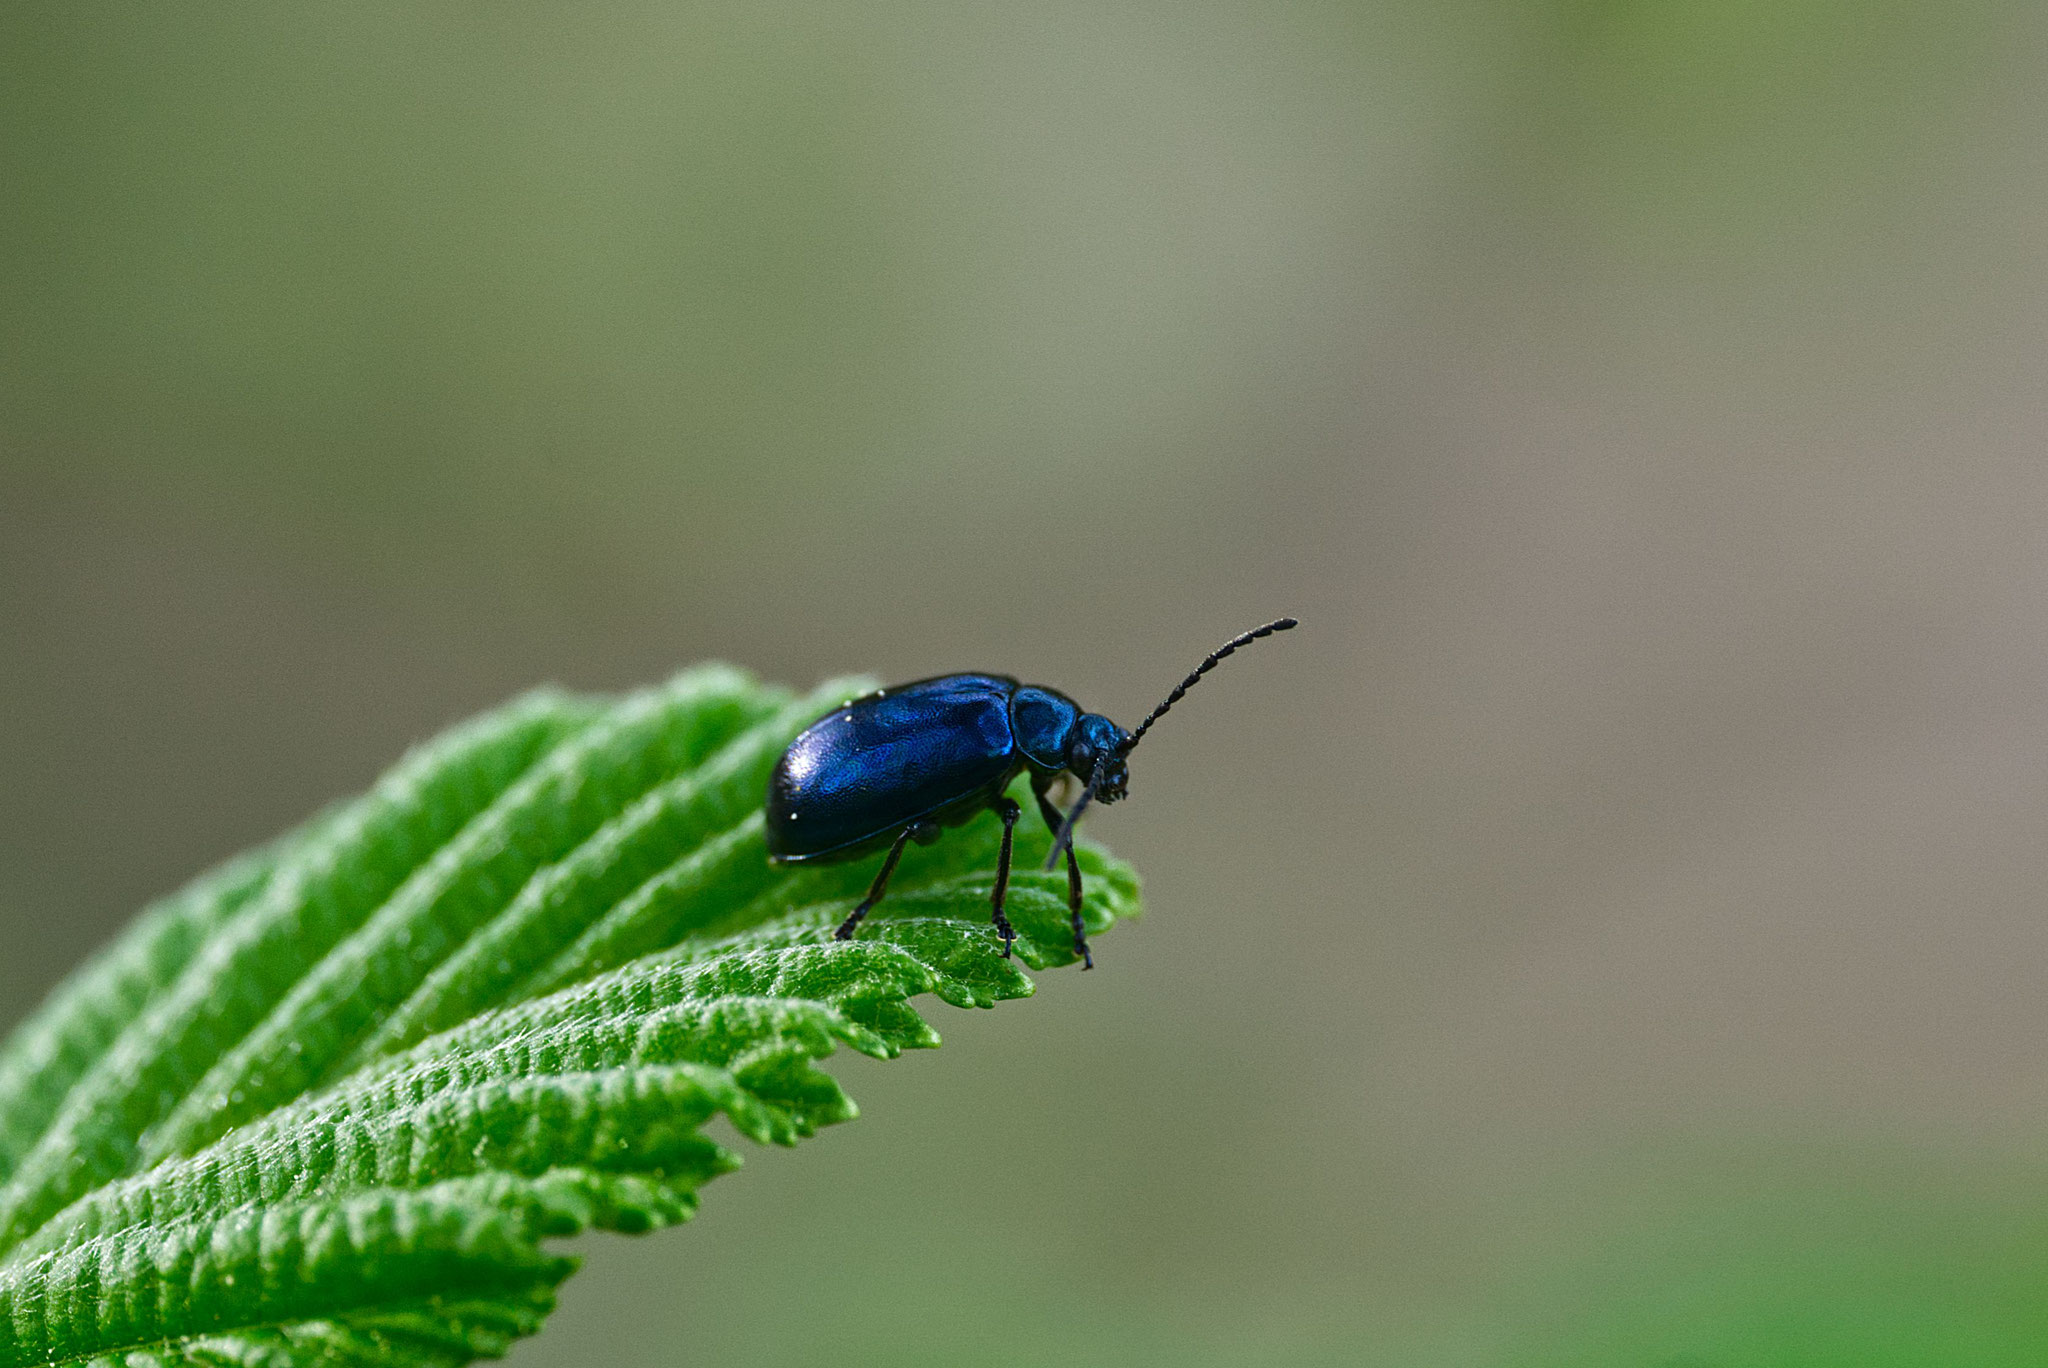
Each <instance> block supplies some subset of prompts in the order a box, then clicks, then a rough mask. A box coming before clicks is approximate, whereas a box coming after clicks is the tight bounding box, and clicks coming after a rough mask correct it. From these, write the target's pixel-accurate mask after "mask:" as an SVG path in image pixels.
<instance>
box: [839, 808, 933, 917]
mask: <svg viewBox="0 0 2048 1368" xmlns="http://www.w3.org/2000/svg"><path fill="white" fill-rule="evenodd" d="M927 827H931V823H929V822H913V823H911V824H910V825H909V826H907V827H905V828H903V830H901V831H899V832H897V833H896V844H894V845H892V846H890V847H889V858H888V859H886V860H884V861H882V867H881V869H880V870H879V871H877V872H876V874H875V881H874V882H873V883H871V884H869V885H868V895H867V896H866V897H865V898H862V899H861V900H860V906H858V907H856V908H854V909H853V911H852V912H851V913H849V914H848V916H847V918H846V920H845V921H843V922H841V923H839V929H838V930H837V931H834V932H833V933H832V939H833V940H852V939H853V928H854V927H856V926H859V925H860V919H861V918H862V917H865V916H866V915H867V914H868V909H869V908H871V907H873V906H874V905H875V904H876V903H878V902H880V901H881V900H882V895H883V894H884V893H886V892H888V891H889V876H890V875H891V874H894V873H895V872H896V862H897V861H898V860H900V859H902V858H903V847H904V846H906V845H908V844H910V839H911V838H912V837H913V836H918V837H920V838H921V839H925V838H928V837H929V834H930V833H929V832H927V831H926V830H925V829H926V828H927ZM933 830H936V828H933Z"/></svg>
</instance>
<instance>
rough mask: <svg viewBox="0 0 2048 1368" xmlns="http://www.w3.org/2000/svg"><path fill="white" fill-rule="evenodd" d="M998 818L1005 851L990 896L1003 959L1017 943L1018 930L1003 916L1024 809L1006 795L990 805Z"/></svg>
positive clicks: (998, 865) (1001, 855)
mask: <svg viewBox="0 0 2048 1368" xmlns="http://www.w3.org/2000/svg"><path fill="white" fill-rule="evenodd" d="M989 806H990V807H992V808H994V809H995V811H996V816H998V817H1000V818H1002V819H1003V849H1002V853H1001V854H999V855H997V856H996V886H995V891H993V892H992V893H990V894H989V895H988V902H989V920H991V921H993V922H994V923H995V924H996V935H998V936H1000V937H1002V941H1003V958H1004V959H1008V958H1009V957H1010V946H1011V945H1012V944H1014V943H1015V942H1016V939H1017V930H1016V928H1015V927H1013V926H1011V925H1010V919H1009V918H1008V917H1006V916H1004V915H1003V895H1004V894H1005V893H1007V892H1009V891H1010V842H1011V840H1012V838H1014V837H1015V835H1016V832H1017V819H1018V818H1019V817H1022V816H1023V815H1024V809H1023V808H1020V807H1018V806H1017V800H1016V799H1014V798H1011V797H1008V796H1007V795H1005V796H1004V797H1000V798H997V799H996V800H995V801H994V802H992V803H990V804H989Z"/></svg>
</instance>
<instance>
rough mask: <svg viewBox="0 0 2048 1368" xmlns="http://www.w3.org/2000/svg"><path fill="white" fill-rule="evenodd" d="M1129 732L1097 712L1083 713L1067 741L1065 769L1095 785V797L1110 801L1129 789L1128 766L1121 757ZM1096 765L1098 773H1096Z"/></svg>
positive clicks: (1126, 749) (1084, 781) (1129, 735)
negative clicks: (1098, 769)
mask: <svg viewBox="0 0 2048 1368" xmlns="http://www.w3.org/2000/svg"><path fill="white" fill-rule="evenodd" d="M1130 740H1131V734H1130V733H1129V732H1127V731H1125V730H1124V729H1123V728H1122V727H1119V726H1118V725H1117V724H1116V723H1114V722H1112V721H1110V720H1109V719H1108V718H1106V717H1104V716H1102V715H1101V714H1099V713H1083V714H1081V720H1080V721H1079V722H1077V723H1075V724H1074V732H1073V735H1072V737H1071V738H1069V740H1068V741H1067V770H1068V772H1069V773H1071V774H1072V775H1073V776H1074V777H1075V778H1077V779H1079V780H1080V781H1081V782H1082V783H1084V784H1090V783H1092V784H1093V785H1094V787H1095V800H1096V801H1097V802H1099V803H1114V802H1115V801H1116V800H1117V799H1119V798H1121V797H1123V796H1124V795H1125V794H1126V793H1127V792H1129V790H1130V782H1131V771H1130V766H1129V764H1128V763H1126V761H1125V760H1124V754H1125V752H1127V751H1129V750H1130ZM1098 766H1099V767H1100V772H1099V773H1098V772H1097V768H1098Z"/></svg>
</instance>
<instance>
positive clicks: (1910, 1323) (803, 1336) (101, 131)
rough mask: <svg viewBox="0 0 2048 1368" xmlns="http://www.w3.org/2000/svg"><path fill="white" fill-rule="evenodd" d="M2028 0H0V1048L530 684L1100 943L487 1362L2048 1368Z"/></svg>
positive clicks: (2039, 380) (2042, 169)
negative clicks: (1033, 797)
mask: <svg viewBox="0 0 2048 1368" xmlns="http://www.w3.org/2000/svg"><path fill="white" fill-rule="evenodd" d="M2044 75H2048V11H2044V10H2043V8H2042V7H2040V6H2038V5H2032V4H2025V3H2017V2H2016V0H1993V2H1991V3H1973V2H1972V0H1955V2H1954V3H1947V4H1931V3H1884V2H1883V0H1879V2H1878V3H1870V2H1869V0H1865V3H1857V4H1850V3H1846V2H1843V3H1800V2H1799V0H1789V2H1786V3H1776V4H1765V3H1760V2H1758V0H1749V2H1746V3H1678V2H1677V0H1659V2H1656V3H1636V4H1623V3H1614V2H1613V0H1576V2H1574V3H1561V2H1556V3H1548V4H1542V3H1539V4H1522V5H1509V4H1501V3H1482V2H1481V0H1427V2H1424V0H1389V2H1388V3H1385V4H1378V5H1355V4H1315V3H1286V2H1284V0H1282V2H1279V3H1267V4H1259V5H1249V4H1209V3H1200V2H1199V0H1198V2H1197V3H1189V4H1182V5H1163V4H1151V3H1142V0H1140V2H1135V3H1133V2H1128V0H1109V2H1108V3H1095V4H1086V5H1082V4H1072V3H1061V2H1060V0H1012V3H1008V4H1001V5H995V4H983V3H966V4H961V3H954V4H936V3H927V2H925V0H884V2H883V3H877V4H871V5H862V6H845V5H828V4H805V3H797V2H795V0H791V2H790V3H777V2H774V0H770V2H769V3H758V2H757V3H752V4H737V3H709V4H686V3H674V2H673V0H664V2H662V3H650V2H647V0H641V2H639V3H619V4H605V3H590V4H581V5H545V4H537V3H531V0H511V2H510V3H507V2H506V0H499V2H498V3H492V4H481V3H465V2H463V0H455V2H452V3H444V4H432V5H399V4H386V3H378V2H377V0H370V2H369V3H362V4H356V5H349V6H340V5H323V4H312V5H288V6H276V5H259V4H251V3H226V2H223V0H188V2H187V3H180V4H170V5H166V4H143V3H93V2H91V0H84V2H68V3H54V2H46V0H12V2H11V3H9V4H8V5H6V6H5V7H4V8H0V169H4V179H0V185H4V194H0V718H4V719H5V726H4V727H0V930H4V942H0V943H4V944H5V946H6V947H7V953H6V954H5V956H4V957H0V1015H4V1016H5V1017H6V1018H7V1019H10V1020H11V1019H14V1018H17V1017H18V1016H19V1015H20V1014H22V1013H23V1012H25V1011H26V1010H27V1009H28V1007H29V1005H30V1004H31V1003H32V1002H33V1001H34V1000H35V998H36V997H37V996H38V995H39V994H41V993H42V992H44V991H45V990H46V989H47V988H48V987H49V986H50V985H51V984H52V983H53V982H54V981H55V980H56V979H57V977H58V976H59V975H60V974H61V973H62V972H63V971H64V970H65V969H67V968H68V967H69V966H70V965H71V964H72V963H74V962H75V961H76V960H77V958H78V957H79V956H80V955H82V954H83V953H85V952H86V951H87V950H88V949H89V948H90V947H92V946H93V945H95V944H97V943H99V942H100V941H101V940H103V939H104V938H105V937H106V936H108V935H109V934H110V933H111V932H112V930H113V929H114V928H115V927H116V926H117V925H118V924H120V923H121V922H122V921H123V920H124V919H125V918H126V917H127V915H128V914H129V913H130V912H131V911H132V910H133V909H134V908H135V907H137V906H138V905H139V904H140V903H141V902H142V901H143V900H144V899H146V898H147V897H149V896H150V895H152V894H155V893H157V892H160V891H163V890H165V889H168V888H170V887H171V886H173V885H175V884H176V883H178V882H180V881H181V880H183V879H184V878H185V877H187V876H188V875H190V874H191V873H193V872H195V871H197V870H198V869H199V868H201V867H202V866H204V865H206V864H208V863H209V862H211V861H213V860H214V859H216V858H218V857H220V856H222V855H225V854H227V853H229V852H231V851H234V850H237V849H239V848H241V847H243V846H246V845H249V844H251V843H253V842H255V841H257V840H259V839H261V838H263V837H265V836H267V835H269V834H271V833H273V832H275V831H277V830H279V829H281V828H283V827H284V826H286V825H287V824H288V823H290V822H292V821H294V820H296V819H297V818H299V817H300V816H302V815H303V814H305V813H307V812H309V811H310V810H312V809H314V808H315V807H317V806H319V805H320V804H322V803H324V802H325V801H327V800H329V799H331V798H333V797H336V796H338V795H341V794H345V793H348V792H351V791H354V790H356V789H359V788H360V787H362V786H363V785H364V784H365V783H366V782H367V781H368V780H369V779H370V778H371V777H372V776H373V775H374V774H376V773H377V772H378V771H379V770H380V769H381V768H382V767H383V766H385V765H386V764H387V763H389V762H390V761H391V760H392V759H394V758H395V757H396V756H397V755H398V754H399V752H400V751H401V750H402V748H403V747H404V746H405V745H406V744H407V743H408V742H410V741H412V740H414V739H416V738H419V737H421V736H423V735H426V734H428V733H430V732H431V731H433V730H435V729H436V728H438V727H440V726H442V725H443V724H445V723H447V722H448V721H450V720H452V719H454V718H457V717H459V716H462V715H464V714H466V713H468V712H471V711H473V710H475V709H478V708H481V707H483V706H485V705H488V704H490V703H492V702H494V701H496V700H498V699H500V698H503V697H505V696H506V695H508V694H510V693H512V692H513V691H515V690H517V689H520V688H522V687H524V686H526V685H529V684H532V683H534V682H537V681H541V680H546V679H554V680H560V681H562V682H565V683H568V684H572V685H576V686H583V687H596V688H612V687H623V686H626V685H630V684H634V683H639V682H645V681H650V680H653V679H656V678H659V677H661V676H663V675H664V674H666V673H667V672H668V671H670V670H671V669H672V668H674V667H676V666H678V665H681V664H683V663H686V662H690V661H695V660H698V659H701V658H706V657H713V656H719V657H725V658H727V659H731V660H734V661H736V662H739V663H741V664H743V665H746V666H748V667H750V668H752V669H754V670H756V671H758V672H760V673H762V674H764V675H766V676H769V677H772V678H780V679H784V680H789V681H794V682H809V681H811V680H813V679H816V678H818V677H821V676H823V675H826V674H829V673H834V672H839V671H845V670H871V671H874V672H876V673H879V674H881V675H883V676H886V677H894V678H908V677H914V676H918V675H924V674H932V673H938V672H943V671H948V670H955V669H963V668H984V669H998V670H1004V671H1009V672H1014V673H1018V674H1021V675H1023V676H1025V677H1026V678H1030V679H1036V680H1041V681H1044V682H1048V683H1052V684H1056V685H1060V686H1063V687H1065V688H1067V689H1069V690H1070V691H1072V692H1074V693H1075V694H1076V695H1077V696H1078V697H1080V698H1081V699H1083V700H1084V701H1086V702H1087V703H1089V704H1090V705H1091V706H1095V707H1098V708H1100V709H1102V710H1104V711H1106V712H1108V713H1110V714H1111V715H1112V716H1115V717H1118V718H1121V719H1124V720H1125V721H1126V722H1127V723H1128V722H1129V721H1130V720H1132V719H1134V718H1135V717H1136V716H1138V715H1140V714H1142V712H1143V711H1144V710H1145V709H1146V708H1147V707H1149V706H1150V705H1151V704H1152V703H1153V702H1154V701H1155V700H1156V699H1157V698H1158V697H1159V695H1160V694H1161V693H1162V692H1163V691H1164V690H1165V689H1166V688H1167V687H1168V686H1169V685H1170V684H1171V683H1172V682H1173V681H1174V679H1176V678H1177V677H1178V675H1179V674H1180V673H1181V672H1182V671H1183V670H1185V669H1186V668H1187V667H1188V666H1189V665H1191V664H1192V663H1193V662H1194V660H1195V659H1196V658H1198V657H1199V655H1200V653H1201V652H1202V651H1203V650H1205V649H1207V648H1208V647H1210V646H1211V645H1213V644H1215V643H1216V642H1217V641H1219V640H1221V639H1222V638H1223V637H1225V636H1227V635H1229V634H1230V633H1231V632H1233V631H1236V630H1238V629H1240V628H1242V627H1245V626H1248V625H1250V624H1251V623H1253V622H1256V621H1260V620H1263V619H1265V618H1267V617H1271V616H1273V615H1275V614H1278V613H1282V612H1289V613H1295V614H1298V615H1299V616H1300V617H1301V618H1302V619H1303V620H1304V623H1305V626H1304V629H1303V630H1302V631H1301V632H1298V633H1296V634H1294V635H1293V636H1292V637H1290V638H1286V639H1284V640H1282V641H1279V642H1275V643H1272V644H1270V645H1267V646H1263V647H1261V648H1260V649H1259V651H1258V652H1256V653H1254V654H1253V655H1251V656H1249V657H1248V658H1247V659H1246V660H1245V661H1244V663H1242V664H1233V665H1232V666H1231V667H1230V668H1229V669H1227V670H1226V671H1224V672H1223V673H1222V674H1220V675H1218V676H1216V678H1215V680H1214V682H1212V683H1211V684H1209V685H1207V686H1205V688H1204V690H1203V691H1202V692H1201V693H1200V694H1198V695H1197V696H1196V697H1195V698H1194V699H1193V700H1191V701H1190V703H1189V704H1188V705H1187V706H1186V707H1185V708H1184V709H1182V710H1180V711H1178V712H1176V714H1175V716H1174V718H1173V720H1172V723H1171V725H1170V726H1167V727H1162V729H1161V730H1160V731H1159V733H1157V736H1156V740H1154V741H1152V742H1151V743H1149V744H1148V746H1147V748H1146V750H1145V752H1144V754H1143V756H1142V758H1141V762H1140V763H1139V764H1138V765H1137V767H1136V775H1135V779H1134V784H1133V793H1132V796H1133V801H1132V802H1131V803H1129V804H1128V805H1125V806H1121V807H1118V808H1116V809H1114V810H1112V811H1110V812H1108V813H1105V814H1103V815H1102V817H1101V818H1100V820H1099V821H1097V822H1096V823H1095V824H1094V829H1095V834H1096V835H1097V836H1098V837H1100V838H1102V839H1104V840H1106V841H1108V842H1110V843H1111V844H1112V845H1114V846H1115V848H1116V849H1117V850H1118V851H1120V852H1121V853H1123V854H1125V855H1128V856H1129V857H1131V858H1132V859H1134V860H1135V861H1137V863H1138V864H1139V866H1140V868H1141V869H1143V870H1144V871H1145V872H1146V874H1147V877H1148V883H1147V891H1148V901H1149V905H1150V908H1151V916H1150V917H1149V918H1148V919H1147V920H1146V921H1145V922H1144V923H1142V924H1141V925H1139V926H1136V927H1134V928H1130V929H1126V930H1120V931H1119V932H1118V933H1117V934H1115V935H1114V936H1112V937H1110V938H1109V939H1107V940H1106V941H1105V942H1104V943H1103V944H1102V945H1101V947H1100V950H1101V952H1102V966H1101V969H1100V970H1099V971H1098V972H1096V973H1094V974H1090V975H1088V976H1086V977H1083V976H1081V975H1078V974H1054V975H1049V976H1047V977H1046V979H1045V981H1044V983H1043V987H1042V991H1041V993H1040V995H1039V997H1038V999H1037V1000H1036V1001H1034V1002H1033V1003H1031V1004H1029V1005H1026V1006H1013V1007H1008V1008H1005V1009H1003V1010H1002V1011H1000V1012H998V1013H994V1014H987V1015H984V1014H971V1015H970V1014H963V1013H957V1012H951V1011H949V1010H947V1009H944V1008H937V1007H935V1008H934V1011H935V1012H937V1013H939V1014H940V1015H939V1016H938V1018H937V1024H938V1025H939V1027H940V1029H941V1030H942V1031H943V1032H944V1033H945V1034H946V1036H947V1041H948V1044H947V1048H946V1049H944V1050H943V1051H940V1052H938V1053H936V1054H930V1055H924V1056H918V1057H913V1058H909V1059H905V1060H902V1061H899V1062H897V1063H894V1064H890V1065H887V1066H877V1065H872V1064H869V1063H866V1062H863V1061H858V1060H853V1061H845V1062H844V1063H842V1064H841V1065H840V1066H838V1068H839V1072H840V1073H841V1076H842V1077H843V1078H845V1079H846V1080H847V1081H848V1083H849V1084H850V1085H851V1087H852V1089H853V1091H854V1092H855V1094H856V1095H857V1096H858V1097H859V1098H860V1100H861V1102H862V1103H863V1104H864V1106H865V1108H866V1112H867V1114H866V1116H865V1117H864V1118H863V1119H862V1120H860V1121H859V1122H857V1123H856V1124H854V1125H852V1126H848V1127H844V1128H841V1129H840V1130H837V1131H834V1132H830V1133H828V1134H826V1135H825V1136H823V1137H822V1138H820V1139H819V1140H818V1141H817V1142H815V1143H814V1144H811V1145H808V1146H806V1147H805V1148H804V1150H803V1151H801V1152H799V1153H796V1154H783V1153H779V1152H777V1153H767V1154H762V1153H758V1152H757V1153H755V1154H753V1155H752V1156H751V1157H750V1163H749V1166H748V1168H747V1169H746V1170H745V1171H744V1172H742V1173H740V1174H739V1175H737V1176H735V1177H733V1178H730V1179H727V1180H724V1181H722V1182H720V1183H719V1184H717V1185H716V1186H715V1187H714V1188H713V1189H711V1190H710V1191H709V1192H708V1193H707V1197H706V1204H705V1210H704V1214H703V1215H702V1217H701V1218H700V1219H699V1221H698V1222H697V1223H696V1224H695V1225H694V1226H693V1227H691V1228H689V1229H687V1230H684V1231H682V1232H678V1233H673V1234H669V1235H664V1236H660V1237H656V1238H653V1239H648V1240H641V1241H627V1240H622V1239H617V1238H612V1239H599V1240H593V1241H590V1242H588V1243H587V1244H586V1246H585V1248H586V1250H587V1252H588V1254H589V1256H590V1263H591V1268H590V1270H589V1272H588V1273H587V1274H586V1275H585V1276H583V1277H581V1278H579V1279H577V1280H576V1281H575V1282H573V1283H571V1284H570V1286H569V1288H568V1289H567V1293H566V1296H565V1299H564V1304H563V1307H562V1310H561V1311H560V1313H559V1315H558V1317H557V1320H556V1322H555V1323H554V1325H553V1327H552V1328H551V1330H550V1331H549V1332H548V1334H547V1335H545V1336H544V1337H543V1338H541V1339H540V1340H538V1341H534V1342H530V1343H528V1344H526V1345H523V1346H522V1347H521V1348H520V1349H519V1350H518V1351H517V1352H516V1353H515V1355H514V1362H515V1363H517V1364H520V1365H524V1368H542V1365H557V1364H561V1365H567V1364H587V1363H599V1362H602V1363H608V1364H619V1365H637V1364H647V1365H670V1364H681V1363H712V1362H715V1363H720V1364H724V1365H729V1366H730V1368H747V1366H750V1365H771V1364H773V1365H784V1364H811V1363H820V1364H822V1363H895V1364H933V1365H938V1364H949V1365H957V1364H965V1365H983V1364H988V1365H997V1364H1001V1365H1025V1364H1042V1363H1074V1364H1103V1365H1110V1364H1162V1365H1164V1364H1173V1365H1190V1364H1191V1365H1210V1364H1214V1365H1224V1364H1251V1363H1256V1364H1283V1365H1285V1364H1349V1363H1362V1364H1385V1365H1403V1366H1404V1368H1406V1366H1410V1365H1418V1366H1425V1368H1426V1366H1428V1365H1445V1366H1446V1368H1449V1366H1450V1365H1525V1364H1526V1365H1537V1364H1546V1365H1547V1364H1557V1365H1606V1364H1614V1365H1621V1364H1664V1365H1687V1366H1688V1368H1705V1366H1706V1365H1767V1364H1768V1365H1777V1364H1785V1365H1793V1364H1799V1365H1804V1364H1842V1365H1845V1366H1846V1365H1859V1366H1868V1365H1892V1364H1898V1365H1906V1364H1941V1365H1978V1364H2042V1363H2048V1298H2044V1296H2043V1292H2044V1287H2048V1167H2044V1160H2048V1154H2044V1152H2043V1151H2044V1148H2048V1147H2044V1145H2043V1141H2042V1137H2043V1135H2044V1134H2048V1129H2044V1126H2043V1122H2044V1120H2048V996H2044V993H2043V992H2042V988H2041V985H2042V983H2043V980H2044V978H2048V897H2044V891H2048V840H2044V836H2048V608H2044V602H2048V463H2044V461H2043V438H2044V435H2048V401H2044V396H2048V350H2044V347H2043V341H2044V337H2043V334H2044V331H2048V252H2044V248H2048V241H2044V233H2043V229H2042V224H2043V222H2044V221H2048V136H2044V135H2048V82H2044V80H2043V77H2044Z"/></svg>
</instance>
